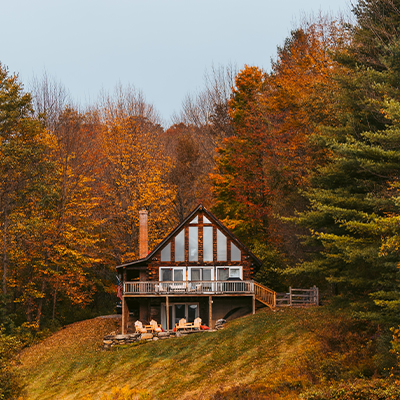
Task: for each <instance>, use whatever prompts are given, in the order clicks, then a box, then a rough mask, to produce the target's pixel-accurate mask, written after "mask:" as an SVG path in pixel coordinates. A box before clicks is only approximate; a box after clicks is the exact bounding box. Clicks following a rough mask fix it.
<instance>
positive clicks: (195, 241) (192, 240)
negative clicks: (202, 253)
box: [189, 226, 199, 261]
mask: <svg viewBox="0 0 400 400" xmlns="http://www.w3.org/2000/svg"><path fill="white" fill-rule="evenodd" d="M198 260H199V228H198V227H197V226H189V261H198Z"/></svg>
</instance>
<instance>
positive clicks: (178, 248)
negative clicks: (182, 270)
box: [175, 229, 185, 261]
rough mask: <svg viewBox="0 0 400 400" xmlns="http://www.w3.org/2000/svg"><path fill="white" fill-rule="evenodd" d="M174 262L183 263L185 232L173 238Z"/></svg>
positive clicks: (182, 231)
mask: <svg viewBox="0 0 400 400" xmlns="http://www.w3.org/2000/svg"><path fill="white" fill-rule="evenodd" d="M175 261H185V230H184V229H182V230H181V231H180V232H179V233H178V234H177V235H176V236H175Z"/></svg>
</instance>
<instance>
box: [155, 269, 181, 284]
mask: <svg viewBox="0 0 400 400" xmlns="http://www.w3.org/2000/svg"><path fill="white" fill-rule="evenodd" d="M163 269H172V281H165V282H186V267H168V266H163V267H159V271H158V276H159V278H160V282H163V281H162V280H161V278H162V274H161V270H163ZM176 270H181V271H183V272H182V274H183V280H182V281H175V271H176Z"/></svg>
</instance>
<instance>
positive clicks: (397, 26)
mask: <svg viewBox="0 0 400 400" xmlns="http://www.w3.org/2000/svg"><path fill="white" fill-rule="evenodd" d="M399 10H400V1H397V0H393V1H392V0H359V1H358V2H357V3H356V4H355V5H354V7H353V15H354V20H353V21H352V23H350V22H349V21H347V20H346V19H345V18H343V17H337V18H336V17H332V16H329V17H328V16H319V17H317V18H313V19H312V20H311V19H305V20H303V22H301V23H300V24H299V26H298V27H296V28H295V29H294V30H293V31H292V32H291V34H290V36H289V37H288V38H287V39H286V40H285V42H284V44H283V45H282V46H279V47H278V48H277V55H276V59H275V60H274V61H273V64H272V69H271V71H269V72H266V71H263V70H262V69H260V68H259V67H257V66H246V67H245V68H244V69H243V70H241V71H236V70H235V68H234V67H232V66H228V67H218V68H213V69H212V70H211V72H210V73H209V74H208V76H207V77H206V80H205V87H204V90H202V91H201V92H199V93H197V94H195V95H192V96H188V97H187V98H186V99H185V101H184V102H183V104H182V110H181V112H180V113H179V114H177V115H174V116H173V118H172V121H173V124H172V125H171V126H170V127H169V128H168V129H164V128H163V127H162V126H161V119H160V117H159V115H158V113H157V111H156V109H155V107H154V106H153V105H151V104H148V103H147V102H146V100H145V97H144V95H143V93H141V92H140V91H137V90H135V89H134V88H133V87H122V86H119V87H117V88H116V90H115V93H113V94H111V95H103V96H102V97H101V99H100V100H99V101H98V102H97V103H96V104H93V105H91V106H89V107H87V108H86V109H84V110H82V109H79V108H77V107H75V106H74V105H73V104H71V103H70V102H69V101H68V96H67V91H66V89H65V88H64V87H63V86H62V85H61V84H58V83H55V82H53V81H51V80H50V79H48V77H46V76H44V77H43V79H42V80H37V81H36V82H34V84H33V87H32V88H31V90H30V92H29V93H28V92H25V91H24V88H23V85H22V83H21V82H19V80H18V76H16V75H13V74H10V72H9V71H8V70H7V68H6V67H5V66H4V65H0V140H1V143H0V176H1V180H0V224H1V230H0V243H1V250H0V254H1V277H2V280H1V285H2V294H1V296H0V302H1V308H0V326H1V338H2V343H3V344H5V345H4V348H5V349H7V351H5V350H4V351H2V353H1V354H2V358H1V360H2V364H1V365H0V368H9V367H8V364H7V360H8V358H9V357H11V355H12V353H13V351H12V350H10V349H18V348H19V347H20V346H23V345H24V340H25V339H23V338H24V337H29V338H31V337H32V335H33V336H34V335H38V333H39V332H43V331H45V330H46V329H57V327H59V326H62V325H65V324H67V323H71V322H74V321H76V320H80V319H84V318H89V317H92V316H96V315H100V314H104V313H111V312H113V309H114V306H115V301H116V296H115V289H116V281H115V270H114V268H115V266H116V265H119V264H122V263H124V262H127V261H131V260H134V259H137V258H138V254H137V248H138V246H137V241H138V228H137V227H138V215H139V210H140V209H142V208H145V209H147V210H148V211H149V214H150V218H149V221H150V227H149V232H150V237H149V240H150V247H153V246H154V245H155V244H157V243H158V242H159V241H160V240H161V239H162V238H163V237H164V236H165V235H166V234H167V233H168V232H169V231H170V230H171V229H172V228H173V227H174V226H176V224H177V223H178V222H179V221H181V220H182V218H183V217H184V216H185V215H187V214H188V212H190V211H191V210H192V209H193V208H194V207H195V206H196V205H197V204H198V203H199V202H201V203H203V204H204V205H205V206H206V207H207V208H209V209H211V211H212V212H214V213H215V214H216V215H217V216H218V217H219V218H220V219H221V220H222V222H223V223H224V224H225V225H226V226H227V227H228V228H229V229H231V230H232V231H233V233H234V234H236V235H237V236H238V237H239V238H240V239H241V240H242V241H243V242H244V243H245V244H246V245H248V247H249V248H250V249H251V250H252V251H253V252H254V253H255V254H256V255H257V256H258V257H259V258H260V259H261V260H262V261H263V266H262V267H261V269H260V270H259V271H257V274H256V276H255V279H256V280H257V281H259V282H260V283H263V284H265V285H266V286H268V287H271V288H272V289H274V290H277V291H280V290H286V288H287V287H288V286H301V285H306V286H310V285H313V284H316V285H317V286H319V288H320V291H321V293H322V300H323V301H326V302H327V301H329V302H330V303H332V304H334V305H336V307H337V308H345V309H346V310H348V311H349V313H351V314H352V316H353V317H356V318H361V319H364V320H365V319H366V320H369V321H374V323H377V324H379V326H380V327H381V328H380V329H383V330H384V331H385V332H387V333H388V332H390V331H389V329H390V328H391V327H395V326H397V325H398V324H399V323H400V318H399V315H400V313H399V304H400V297H399V280H398V278H399V276H398V275H399V272H398V271H399V268H398V267H399V261H400V259H399V248H400V236H399V234H400V228H399V226H400V225H399V220H400V214H399V200H400V197H399V189H400V183H399V177H400V103H399V101H400V92H399V81H400V69H399V60H400V34H399V31H400V11H399ZM24 335H25V336H24ZM386 337H391V336H390V335H389V336H388V335H386ZM29 340H30V339H29ZM29 340H28V339H26V342H29ZM396 343H397V342H396V340H393V341H392V344H390V340H387V342H386V348H385V350H384V351H388V347H389V346H390V345H391V346H392V347H393V349H394V350H393V349H392V350H393V351H396V346H397V344H396ZM3 376H4V377H6V376H7V374H4V375H3Z"/></svg>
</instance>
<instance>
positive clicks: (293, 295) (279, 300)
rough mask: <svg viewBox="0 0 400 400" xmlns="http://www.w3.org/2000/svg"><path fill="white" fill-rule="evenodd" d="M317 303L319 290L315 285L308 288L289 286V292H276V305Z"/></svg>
mask: <svg viewBox="0 0 400 400" xmlns="http://www.w3.org/2000/svg"><path fill="white" fill-rule="evenodd" d="M318 304H319V291H318V288H317V287H316V286H313V287H311V288H310V289H293V288H291V287H290V288H289V293H276V306H277V307H279V306H281V307H285V306H307V305H316V306H317V305H318Z"/></svg>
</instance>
